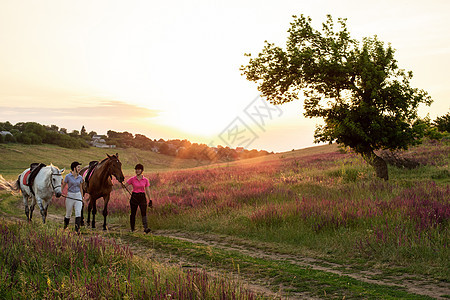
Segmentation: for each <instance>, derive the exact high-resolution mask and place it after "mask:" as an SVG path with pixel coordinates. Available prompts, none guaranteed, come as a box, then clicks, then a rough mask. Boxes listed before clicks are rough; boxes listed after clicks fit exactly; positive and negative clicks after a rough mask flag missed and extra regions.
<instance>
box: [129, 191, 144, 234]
mask: <svg viewBox="0 0 450 300" xmlns="http://www.w3.org/2000/svg"><path fill="white" fill-rule="evenodd" d="M130 207H131V215H130V225H131V229H132V230H134V226H135V224H136V212H137V209H138V207H139V208H140V209H141V216H142V218H144V217H145V216H146V215H147V199H146V198H145V193H134V192H133V193H132V194H131V199H130ZM146 221H147V220H146Z"/></svg>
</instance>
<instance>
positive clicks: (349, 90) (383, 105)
mask: <svg viewBox="0 0 450 300" xmlns="http://www.w3.org/2000/svg"><path fill="white" fill-rule="evenodd" d="M336 25H337V26H336V27H337V28H335V22H334V21H333V19H332V17H331V16H328V17H327V19H326V21H325V22H324V23H323V24H322V28H321V30H316V29H314V28H313V26H312V25H311V18H309V17H305V16H303V15H301V16H300V17H297V16H293V21H292V23H291V27H290V29H289V30H288V33H289V36H288V39H287V42H286V47H285V48H281V47H278V46H275V45H274V44H272V43H269V42H267V41H266V42H265V43H266V44H265V46H264V48H263V50H262V51H261V52H260V53H259V54H258V55H257V56H256V57H252V55H251V54H246V55H247V56H249V57H250V60H249V63H248V65H246V66H242V67H241V71H242V72H243V75H245V76H246V77H247V79H248V80H250V81H254V82H256V83H258V90H259V91H260V92H261V94H262V96H263V97H265V98H266V99H267V100H268V101H270V102H271V103H273V104H283V103H286V102H290V101H293V100H297V99H299V95H300V94H301V93H303V95H304V108H305V113H304V115H305V116H306V117H310V118H312V117H320V118H323V120H324V125H323V126H317V128H316V131H315V133H314V138H315V141H316V142H330V143H331V142H337V143H339V144H343V145H346V146H348V147H350V148H352V149H353V150H354V151H355V152H357V153H359V154H361V155H362V156H363V157H364V159H365V160H366V161H367V162H368V163H369V164H371V165H372V166H373V167H374V168H375V171H376V174H377V176H378V177H380V178H384V179H386V180H387V179H388V168H387V165H386V162H385V161H384V160H383V159H382V158H381V157H379V156H378V155H377V154H376V153H375V151H376V150H379V149H390V150H396V149H407V148H408V146H409V145H413V144H416V143H419V142H420V135H421V132H422V131H421V130H419V129H418V128H416V127H415V125H414V120H416V118H417V108H418V106H419V104H420V103H425V104H427V105H430V104H431V102H432V100H431V98H430V97H429V96H428V95H427V93H426V92H425V91H423V90H419V89H416V88H412V87H411V86H410V80H411V78H412V76H413V75H412V72H406V71H405V70H402V69H399V68H398V66H397V61H396V60H395V59H394V49H393V48H392V47H391V46H390V45H387V46H385V45H384V43H383V42H381V41H379V40H378V38H377V37H376V36H375V37H371V38H364V39H362V41H357V40H355V39H352V38H351V37H350V34H349V32H348V30H347V26H346V19H338V21H337V24H336Z"/></svg>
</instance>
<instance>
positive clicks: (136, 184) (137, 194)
mask: <svg viewBox="0 0 450 300" xmlns="http://www.w3.org/2000/svg"><path fill="white" fill-rule="evenodd" d="M134 169H135V171H136V176H133V177H131V178H130V179H128V180H127V188H128V187H129V186H133V193H132V194H131V199H130V207H131V215H130V225H131V231H134V228H135V224H136V212H137V209H138V207H139V208H140V210H141V216H142V225H143V226H144V232H145V233H149V232H150V228H148V223H147V199H146V198H145V195H147V197H148V199H150V188H149V186H150V183H149V181H148V179H147V178H145V177H144V175H143V174H142V173H143V172H144V166H143V165H141V164H137V165H136V167H134ZM149 206H151V200H150V202H149Z"/></svg>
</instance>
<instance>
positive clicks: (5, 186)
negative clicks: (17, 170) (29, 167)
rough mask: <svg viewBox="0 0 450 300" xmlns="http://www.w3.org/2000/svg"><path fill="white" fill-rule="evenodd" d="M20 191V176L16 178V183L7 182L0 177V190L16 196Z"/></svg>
mask: <svg viewBox="0 0 450 300" xmlns="http://www.w3.org/2000/svg"><path fill="white" fill-rule="evenodd" d="M19 189H20V175H19V178H17V180H16V181H13V182H11V181H7V180H6V179H5V178H3V176H2V175H0V190H4V191H8V192H10V193H13V194H16V192H18V191H19Z"/></svg>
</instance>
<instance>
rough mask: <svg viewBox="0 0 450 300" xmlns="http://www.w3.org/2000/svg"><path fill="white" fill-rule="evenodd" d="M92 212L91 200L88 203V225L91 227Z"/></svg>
mask: <svg viewBox="0 0 450 300" xmlns="http://www.w3.org/2000/svg"><path fill="white" fill-rule="evenodd" d="M91 210H92V199H91V200H89V203H88V218H87V225H88V226H89V225H91Z"/></svg>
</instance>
